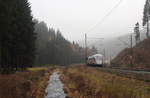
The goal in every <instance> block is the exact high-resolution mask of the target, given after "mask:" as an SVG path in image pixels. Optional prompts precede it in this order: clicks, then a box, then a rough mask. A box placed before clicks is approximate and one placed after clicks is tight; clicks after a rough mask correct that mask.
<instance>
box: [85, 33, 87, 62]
mask: <svg viewBox="0 0 150 98" xmlns="http://www.w3.org/2000/svg"><path fill="white" fill-rule="evenodd" d="M85 64H87V34H86V33H85Z"/></svg>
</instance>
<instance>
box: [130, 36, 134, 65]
mask: <svg viewBox="0 0 150 98" xmlns="http://www.w3.org/2000/svg"><path fill="white" fill-rule="evenodd" d="M130 41H131V42H130V45H131V46H130V48H131V51H130V64H131V65H133V42H132V34H131V39H130Z"/></svg>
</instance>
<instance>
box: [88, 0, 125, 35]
mask: <svg viewBox="0 0 150 98" xmlns="http://www.w3.org/2000/svg"><path fill="white" fill-rule="evenodd" d="M122 1H123V0H119V2H118V3H117V4H116V5H115V6H114V7H113V8H112V9H111V10H110V11H109V12H108V13H107V14H106V15H105V16H104V17H103V18H102V19H101V20H100V21H99V22H98V23H97V24H95V25H94V26H93V27H92V28H91V29H89V30H88V31H87V32H86V33H89V31H91V30H92V29H94V28H95V27H96V26H97V25H100V24H102V23H103V21H104V20H105V19H106V18H107V17H108V16H109V15H111V13H112V12H113V11H114V10H115V9H116V8H117V7H118V6H119V5H120V4H121V3H122Z"/></svg>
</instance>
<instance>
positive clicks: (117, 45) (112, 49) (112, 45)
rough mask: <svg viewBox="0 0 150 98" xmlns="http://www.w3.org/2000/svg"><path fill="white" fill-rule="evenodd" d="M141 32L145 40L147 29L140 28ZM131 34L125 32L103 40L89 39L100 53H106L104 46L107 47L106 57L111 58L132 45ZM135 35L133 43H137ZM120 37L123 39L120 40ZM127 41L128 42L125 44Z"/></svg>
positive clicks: (142, 38) (90, 43) (90, 44)
mask: <svg viewBox="0 0 150 98" xmlns="http://www.w3.org/2000/svg"><path fill="white" fill-rule="evenodd" d="M140 32H141V37H140V39H141V40H144V39H145V38H146V36H145V35H146V34H145V32H146V29H142V30H140ZM130 35H131V33H129V34H125V35H122V36H119V37H112V38H105V39H103V40H94V39H93V40H90V41H89V46H95V47H96V48H97V49H98V50H99V52H100V53H102V54H103V53H104V48H105V55H106V59H107V60H109V59H110V58H114V57H116V56H117V55H118V54H119V53H120V52H121V51H122V50H124V49H125V48H127V47H129V45H130ZM132 35H133V45H135V35H134V34H132ZM120 39H121V40H122V41H120ZM124 42H125V43H127V44H129V45H127V44H124Z"/></svg>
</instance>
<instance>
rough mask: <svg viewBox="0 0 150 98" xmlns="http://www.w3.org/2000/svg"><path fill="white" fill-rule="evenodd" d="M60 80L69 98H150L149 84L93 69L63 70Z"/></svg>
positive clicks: (71, 68) (76, 68)
mask: <svg viewBox="0 0 150 98" xmlns="http://www.w3.org/2000/svg"><path fill="white" fill-rule="evenodd" d="M61 80H62V81H63V82H64V84H65V87H64V89H65V93H66V94H68V97H69V98H150V84H148V83H145V82H143V81H138V80H135V79H129V78H124V77H119V76H116V75H113V74H109V73H105V72H101V71H99V70H97V69H94V68H86V67H70V68H66V69H63V75H62V77H61Z"/></svg>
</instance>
